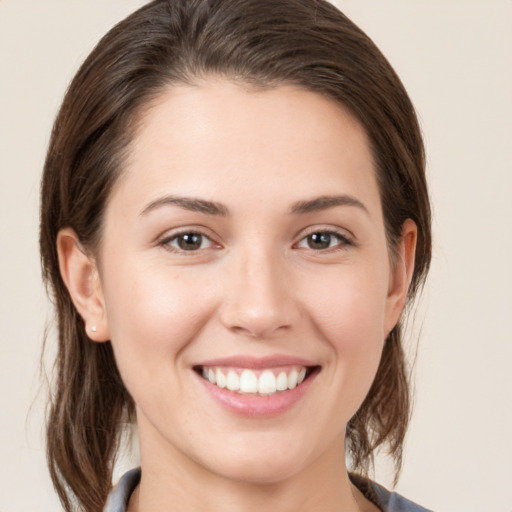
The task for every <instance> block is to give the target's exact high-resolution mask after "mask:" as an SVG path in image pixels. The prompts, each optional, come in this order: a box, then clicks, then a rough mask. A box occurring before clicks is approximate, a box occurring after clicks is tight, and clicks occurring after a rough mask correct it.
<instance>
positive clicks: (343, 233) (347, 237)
mask: <svg viewBox="0 0 512 512" xmlns="http://www.w3.org/2000/svg"><path fill="white" fill-rule="evenodd" d="M315 233H327V234H330V235H333V236H336V237H338V238H339V239H340V244H339V246H338V245H337V246H335V247H331V248H328V249H323V250H321V249H316V250H315V249H310V250H311V251H315V252H329V251H335V250H337V249H340V248H343V247H345V246H355V245H356V240H355V237H354V235H353V234H352V233H350V231H348V230H347V229H344V228H340V227H337V226H332V225H325V224H324V225H316V226H310V227H308V228H306V229H305V230H303V231H301V232H300V234H299V235H297V237H296V239H297V241H296V242H295V243H294V247H297V246H298V244H300V243H301V242H302V241H303V240H304V239H305V238H307V237H308V236H309V235H313V234H315ZM340 246H341V247H340Z"/></svg>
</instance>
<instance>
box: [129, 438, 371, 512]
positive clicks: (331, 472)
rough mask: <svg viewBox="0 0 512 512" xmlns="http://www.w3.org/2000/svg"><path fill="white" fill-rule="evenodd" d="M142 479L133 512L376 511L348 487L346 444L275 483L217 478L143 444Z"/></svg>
mask: <svg viewBox="0 0 512 512" xmlns="http://www.w3.org/2000/svg"><path fill="white" fill-rule="evenodd" d="M141 466H142V478H141V482H140V485H139V487H138V488H137V489H136V491H135V492H134V494H133V496H132V499H131V500H130V506H129V509H128V510H129V512H148V511H152V512H164V511H165V512H173V511H180V512H192V511H194V512H207V511H208V512H209V511H211V510H222V511H223V512H232V511H233V512H234V511H236V512H240V511H243V512H261V510H272V511H273V512H290V511H294V512H306V511H308V512H310V511H316V510H322V511H324V512H331V511H332V512H339V511H340V510H343V511H344V512H360V511H364V510H377V509H375V508H371V505H369V504H368V503H367V502H366V500H365V499H364V498H363V497H362V495H361V494H360V493H358V492H357V490H355V488H354V487H353V486H352V484H351V483H350V480H349V478H348V475H347V471H346V467H345V460H344V440H343V439H338V440H336V442H335V443H334V444H333V446H330V447H329V449H328V450H326V452H325V453H324V454H323V455H321V456H320V457H319V458H318V459H317V460H315V461H313V463H312V464H309V465H308V466H307V468H305V469H304V470H302V471H299V472H297V473H295V474H293V475H291V476H288V477H287V478H283V479H282V480H279V481H273V482H270V483H269V482H251V481H238V480H234V479H231V478H226V477H224V476H222V475H219V474H215V473H213V472H211V471H209V470H208V469H206V468H204V467H202V466H200V465H199V464H197V463H195V462H194V461H192V460H190V459H189V458H188V457H185V456H184V455H183V454H181V453H179V452H176V453H173V454H172V456H170V457H169V454H168V453H167V454H166V455H165V456H162V454H161V452H160V453H155V452H153V450H152V449H151V447H150V446H144V445H143V444H141Z"/></svg>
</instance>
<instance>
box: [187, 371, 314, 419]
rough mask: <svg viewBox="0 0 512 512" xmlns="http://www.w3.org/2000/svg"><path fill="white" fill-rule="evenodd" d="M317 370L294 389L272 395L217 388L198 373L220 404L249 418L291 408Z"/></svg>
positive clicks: (268, 416) (281, 411) (273, 415)
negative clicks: (249, 393) (245, 393)
mask: <svg viewBox="0 0 512 512" xmlns="http://www.w3.org/2000/svg"><path fill="white" fill-rule="evenodd" d="M317 375H318V372H314V373H313V374H312V375H310V376H309V377H308V378H307V379H306V380H305V381H303V382H302V383H301V384H299V385H298V386H297V387H295V388H294V389H289V390H287V391H280V392H278V393H276V394H274V395H266V396H265V395H263V396H260V395H244V394H241V393H236V392H234V391H230V390H229V389H226V388H223V389H222V388H219V387H218V386H216V385H215V384H212V383H211V382H210V381H208V380H206V379H204V378H203V377H201V376H200V375H197V378H198V379H199V380H200V381H201V383H202V384H203V386H204V388H205V389H206V390H207V392H208V393H209V394H210V396H211V397H212V398H213V399H214V400H215V401H216V402H217V403H218V404H220V405H221V406H223V407H224V408H226V409H228V410H229V411H230V412H233V413H235V414H237V415H240V416H246V417H249V418H272V417H275V416H278V415H280V414H283V413H284V412H286V411H287V410H289V409H291V408H292V407H293V406H294V405H295V404H297V402H299V401H300V400H301V398H303V397H304V395H305V394H306V392H307V391H308V389H309V388H310V386H311V384H312V383H313V381H314V379H315V378H316V376H317Z"/></svg>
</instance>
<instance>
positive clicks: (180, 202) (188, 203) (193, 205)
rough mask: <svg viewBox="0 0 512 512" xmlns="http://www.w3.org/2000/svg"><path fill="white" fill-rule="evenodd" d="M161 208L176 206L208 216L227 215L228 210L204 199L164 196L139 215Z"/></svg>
mask: <svg viewBox="0 0 512 512" xmlns="http://www.w3.org/2000/svg"><path fill="white" fill-rule="evenodd" d="M162 206H178V207H179V208H183V209H184V210H189V211H191V212H199V213H206V214H208V215H220V216H224V217H225V216H226V215H228V213H229V212H228V209H227V208H226V207H225V206H224V205H222V204H220V203H215V202H213V201H206V200H205V199H198V198H196V197H177V196H165V197H161V198H159V199H156V200H155V201H152V202H151V203H149V204H148V205H147V206H146V207H145V208H144V209H143V210H142V211H141V213H140V215H147V214H148V213H149V212H151V211H153V210H155V209H157V208H160V207H162Z"/></svg>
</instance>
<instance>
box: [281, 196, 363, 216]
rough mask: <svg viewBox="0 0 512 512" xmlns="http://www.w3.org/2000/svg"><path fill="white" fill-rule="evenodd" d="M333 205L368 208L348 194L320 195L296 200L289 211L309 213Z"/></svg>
mask: <svg viewBox="0 0 512 512" xmlns="http://www.w3.org/2000/svg"><path fill="white" fill-rule="evenodd" d="M335 206H355V207H356V208H360V209H361V210H363V211H364V212H366V213H368V209H367V208H366V206H365V205H364V204H363V203H362V202H361V201H359V199H356V198H355V197H353V196H349V195H341V196H320V197H315V198H314V199H310V200H308V201H298V202H297V203H295V204H294V205H293V206H292V208H291V213H295V214H300V213H311V212H317V211H320V210H327V209H328V208H334V207H335Z"/></svg>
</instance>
